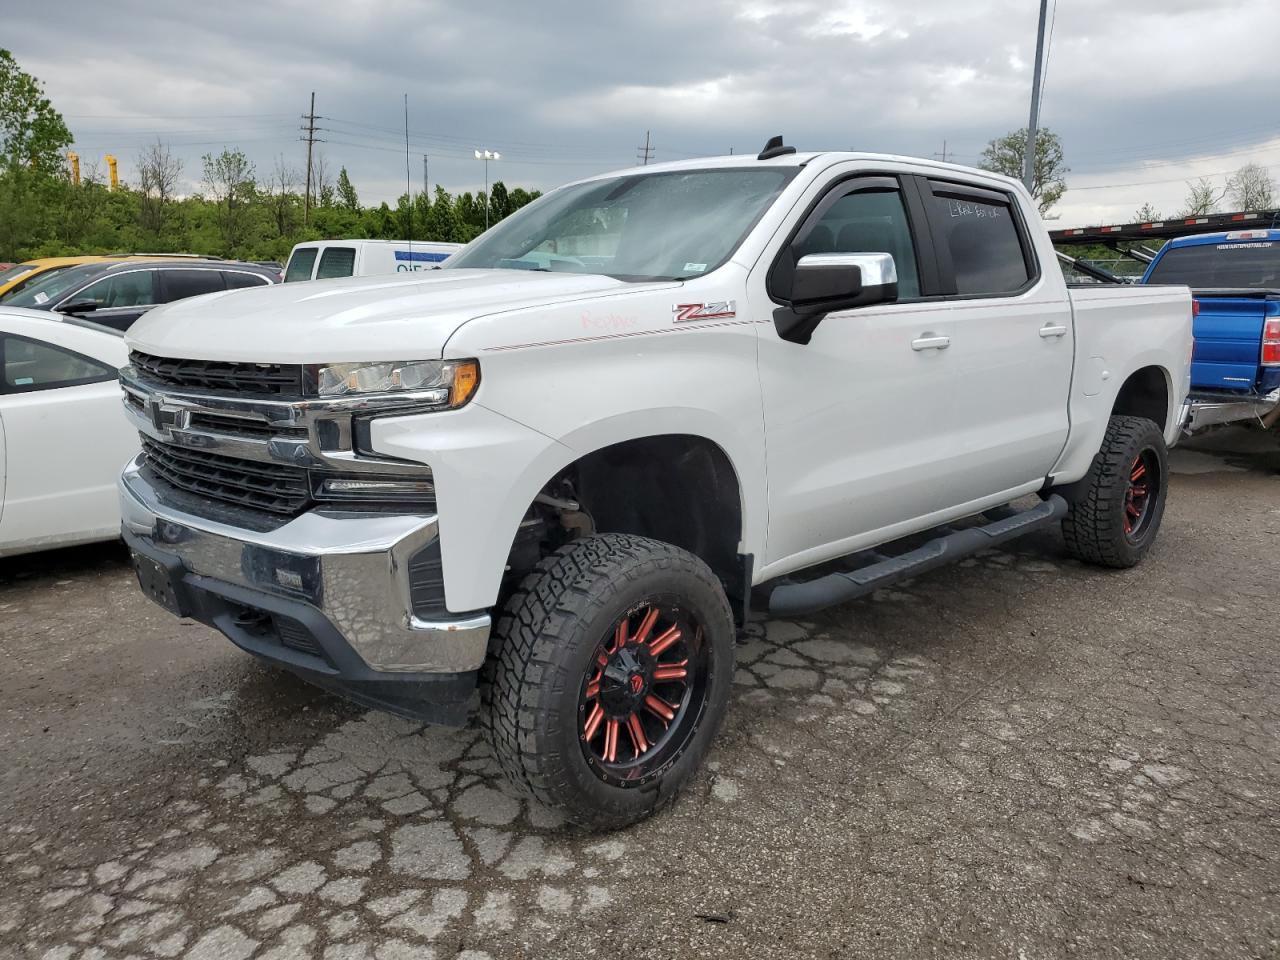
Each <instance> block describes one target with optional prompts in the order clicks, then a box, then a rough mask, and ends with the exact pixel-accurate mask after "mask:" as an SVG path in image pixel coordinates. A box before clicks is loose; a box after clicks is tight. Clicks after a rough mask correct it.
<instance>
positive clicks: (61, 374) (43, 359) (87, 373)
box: [0, 335, 116, 393]
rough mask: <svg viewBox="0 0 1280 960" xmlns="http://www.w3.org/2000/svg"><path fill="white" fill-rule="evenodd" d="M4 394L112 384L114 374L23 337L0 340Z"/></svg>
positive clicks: (80, 357)
mask: <svg viewBox="0 0 1280 960" xmlns="http://www.w3.org/2000/svg"><path fill="white" fill-rule="evenodd" d="M0 363H2V364H3V367H4V376H3V387H4V392H5V393H29V392H31V391H33V390H52V389H54V388H56V387H74V386H78V385H79V384H83V383H100V382H102V381H104V380H113V379H115V377H116V371H115V370H113V369H112V368H111V367H108V366H106V365H105V364H101V363H99V362H98V361H96V360H91V359H90V358H88V357H86V356H84V355H83V354H79V353H75V352H74V351H72V350H66V349H63V348H62V347H55V346H54V345H53V344H51V343H42V342H40V341H36V340H28V339H27V338H25V337H17V336H12V335H8V336H0Z"/></svg>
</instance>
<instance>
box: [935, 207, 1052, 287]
mask: <svg viewBox="0 0 1280 960" xmlns="http://www.w3.org/2000/svg"><path fill="white" fill-rule="evenodd" d="M932 187H933V191H932V196H927V197H926V203H929V204H930V205H931V206H930V209H929V219H930V220H931V221H932V223H933V226H934V232H935V241H936V243H938V244H939V245H941V246H942V247H943V249H944V250H946V251H947V252H948V253H949V254H950V256H951V265H952V268H953V270H954V271H955V285H956V293H957V294H958V295H960V296H992V295H997V296H998V295H1000V294H1010V293H1016V292H1017V291H1019V290H1021V289H1022V288H1023V287H1025V286H1026V285H1027V282H1028V281H1029V280H1030V279H1031V276H1032V273H1031V270H1030V269H1029V267H1028V263H1027V255H1026V253H1025V252H1024V250H1023V246H1022V239H1021V237H1020V236H1019V234H1018V222H1017V220H1016V215H1015V213H1014V210H1013V207H1012V205H1011V204H1010V203H1008V202H1002V201H1000V200H999V199H997V198H998V196H999V195H998V194H994V193H992V194H988V193H986V192H983V193H982V194H981V195H978V194H969V193H968V192H966V191H963V190H959V189H957V190H955V191H953V190H951V189H950V187H949V185H944V184H933V185H932Z"/></svg>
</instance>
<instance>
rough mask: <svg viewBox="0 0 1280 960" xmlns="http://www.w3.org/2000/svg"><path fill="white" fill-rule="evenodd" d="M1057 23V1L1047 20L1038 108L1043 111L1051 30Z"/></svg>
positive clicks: (1055, 0) (1056, 0) (1047, 81)
mask: <svg viewBox="0 0 1280 960" xmlns="http://www.w3.org/2000/svg"><path fill="white" fill-rule="evenodd" d="M1057 23H1058V0H1053V16H1052V17H1051V18H1050V20H1049V39H1048V41H1047V42H1046V43H1045V45H1044V76H1042V77H1041V78H1040V108H1041V109H1044V92H1045V90H1046V89H1047V88H1048V86H1049V60H1050V57H1051V55H1052V54H1053V28H1054V26H1055V25H1056V24H1057Z"/></svg>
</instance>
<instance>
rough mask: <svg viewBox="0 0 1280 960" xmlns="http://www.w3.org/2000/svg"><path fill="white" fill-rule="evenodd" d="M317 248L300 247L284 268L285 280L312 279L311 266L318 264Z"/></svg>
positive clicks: (286, 281)
mask: <svg viewBox="0 0 1280 960" xmlns="http://www.w3.org/2000/svg"><path fill="white" fill-rule="evenodd" d="M316 253H317V251H316V248H315V247H299V248H298V249H297V250H295V251H293V256H291V257H290V258H289V265H288V266H287V267H285V269H284V282H285V283H288V282H289V281H290V280H310V279H311V268H312V267H314V266H315V265H316Z"/></svg>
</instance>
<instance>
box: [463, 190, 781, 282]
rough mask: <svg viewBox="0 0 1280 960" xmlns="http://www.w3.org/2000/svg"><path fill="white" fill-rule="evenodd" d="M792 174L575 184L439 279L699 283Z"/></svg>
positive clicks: (475, 247)
mask: <svg viewBox="0 0 1280 960" xmlns="http://www.w3.org/2000/svg"><path fill="white" fill-rule="evenodd" d="M797 169H798V168H794V167H767V168H759V167H756V168H749V169H748V168H723V169H704V170H679V171H667V172H663V173H648V174H646V173H637V174H628V175H626V176H621V177H611V178H609V179H607V180H593V181H590V182H588V183H579V184H575V185H572V186H568V187H565V188H563V189H561V190H556V191H554V192H553V193H549V194H547V195H546V196H545V197H541V198H539V199H538V200H536V201H534V202H533V203H531V204H529V205H528V206H525V207H522V208H521V209H520V210H518V211H517V212H516V213H514V214H512V215H511V216H509V217H507V218H506V219H505V220H503V221H502V222H501V223H499V224H498V225H497V226H495V227H494V228H493V229H492V230H490V231H489V232H488V233H486V234H483V235H482V236H481V237H480V238H479V239H478V240H476V241H475V242H474V243H473V244H472V245H471V246H470V247H469V248H468V249H466V250H464V251H463V252H461V253H458V254H455V255H454V256H453V257H451V258H450V259H449V260H448V261H447V262H446V263H445V264H444V265H443V269H446V270H451V269H467V268H477V267H479V268H487V269H502V270H540V271H561V272H565V273H593V274H604V275H606V276H610V277H614V278H617V279H619V280H677V279H689V278H691V277H697V276H701V275H702V274H704V273H707V272H709V271H711V270H714V269H715V268H716V267H718V266H720V264H722V263H724V262H725V261H726V260H728V259H729V257H730V256H732V255H733V251H734V250H736V249H737V247H738V245H739V244H740V243H741V242H742V240H743V239H744V238H745V236H746V234H747V231H748V230H750V229H751V227H752V226H753V225H754V224H755V223H756V221H757V220H758V219H759V218H760V216H761V215H762V214H763V213H764V211H765V210H767V209H768V208H769V205H770V204H771V203H773V201H774V200H775V199H776V198H777V196H778V194H779V193H780V192H781V191H782V189H783V187H785V186H786V185H787V183H788V182H790V180H791V179H792V178H793V177H794V176H795V174H796V170H797Z"/></svg>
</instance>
